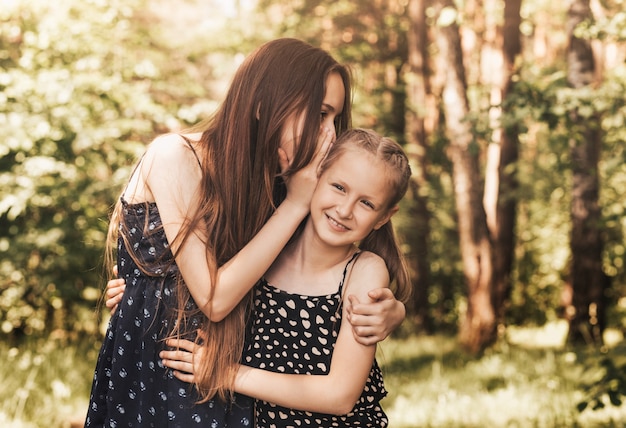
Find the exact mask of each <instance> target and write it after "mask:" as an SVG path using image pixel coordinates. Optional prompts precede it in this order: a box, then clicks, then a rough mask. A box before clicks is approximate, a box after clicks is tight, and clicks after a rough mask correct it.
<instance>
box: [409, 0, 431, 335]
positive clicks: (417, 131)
mask: <svg viewBox="0 0 626 428" xmlns="http://www.w3.org/2000/svg"><path fill="white" fill-rule="evenodd" d="M407 12H408V15H409V21H410V24H409V30H408V35H407V42H408V70H407V72H406V73H405V76H404V80H405V82H406V91H407V104H408V108H407V115H406V116H407V117H406V128H407V133H406V134H407V137H406V138H407V152H408V153H409V156H411V159H412V161H413V162H412V168H413V169H414V171H413V180H412V181H411V186H410V197H411V200H412V204H411V207H410V214H409V216H410V218H411V219H412V226H413V227H412V229H411V233H410V237H409V239H410V246H411V252H410V254H409V255H408V257H407V258H408V260H409V264H410V267H411V270H412V271H413V273H414V280H413V285H414V292H413V302H412V306H413V307H412V308H411V309H412V310H413V313H414V318H415V320H416V321H417V324H418V325H419V326H421V327H422V329H424V330H425V331H427V332H431V330H432V323H431V320H430V318H429V316H428V290H429V287H430V264H429V260H428V245H429V242H428V241H429V240H428V238H429V235H430V226H429V219H430V213H429V211H428V206H427V191H428V174H427V156H426V154H427V152H428V144H427V138H428V135H427V132H426V125H425V117H426V115H427V114H428V112H427V109H426V105H427V96H428V93H429V88H428V71H427V66H426V62H427V58H428V54H427V46H428V33H427V26H426V1H425V0H409V4H408V7H407Z"/></svg>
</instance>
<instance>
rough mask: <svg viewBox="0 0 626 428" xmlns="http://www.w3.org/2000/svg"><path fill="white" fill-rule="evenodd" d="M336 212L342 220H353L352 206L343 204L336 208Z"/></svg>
mask: <svg viewBox="0 0 626 428" xmlns="http://www.w3.org/2000/svg"><path fill="white" fill-rule="evenodd" d="M335 212H336V213H337V215H338V216H339V217H340V218H351V217H352V204H350V203H347V202H346V203H343V204H337V205H336V206H335Z"/></svg>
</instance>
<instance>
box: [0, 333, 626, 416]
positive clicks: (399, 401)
mask: <svg viewBox="0 0 626 428" xmlns="http://www.w3.org/2000/svg"><path fill="white" fill-rule="evenodd" d="M550 328H551V329H552V330H550ZM554 328H555V327H554V326H552V327H549V328H548V329H546V328H544V329H537V330H532V329H510V330H509V332H508V335H507V338H506V340H502V341H501V342H500V343H498V344H497V346H495V347H494V348H493V349H491V350H489V351H488V352H487V353H485V354H484V355H483V356H481V357H480V358H472V357H470V356H468V355H466V354H464V353H463V352H462V351H461V350H460V349H459V348H458V347H457V345H456V342H455V340H454V338H452V337H445V336H430V337H423V336H413V337H409V338H406V339H389V340H387V341H385V342H384V343H383V344H382V345H381V346H380V349H379V356H378V360H379V363H380V364H381V366H382V368H383V371H384V374H385V384H386V387H387V389H388V391H389V396H388V397H387V398H386V399H385V400H384V401H383V406H384V408H385V410H386V412H387V414H388V416H389V420H390V426H391V427H392V428H414V427H420V428H427V427H454V428H474V427H481V428H485V427H486V428H489V427H496V428H497V427H507V428H508V427H510V428H525V427H541V428H543V427H568V428H569V427H623V426H626V405H622V406H621V407H615V406H607V407H606V408H605V409H603V410H600V411H591V410H585V411H584V412H582V413H578V411H577V410H576V404H577V403H578V402H579V401H580V400H581V399H583V395H582V390H581V387H580V385H581V381H583V380H585V379H587V378H588V376H589V368H588V365H589V361H596V360H594V359H593V358H592V357H593V355H592V354H590V350H587V349H585V350H578V351H576V352H575V351H572V350H566V349H565V348H564V347H563V346H562V342H559V341H558V340H556V341H555V340H552V341H550V340H546V337H545V336H546V335H548V336H554V337H559V334H560V333H559V331H560V330H559V331H557V333H558V334H555V332H554V331H553V330H554ZM557 330H558V329H557ZM559 340H560V339H559ZM620 340H622V341H623V338H621V339H620ZM98 348H99V343H94V341H93V340H90V339H85V340H83V341H82V342H81V343H80V344H77V345H72V344H69V343H66V342H64V341H62V340H56V339H47V340H40V341H34V340H31V341H28V342H26V343H24V344H21V345H20V346H19V347H16V346H11V345H9V344H7V343H2V342H0V361H2V364H0V378H1V379H2V384H1V385H2V386H1V387H0V426H2V427H7V428H18V427H19V428H22V427H28V428H30V427H51V428H69V427H74V426H76V427H78V426H82V424H83V421H84V414H85V412H86V408H87V405H88V398H89V389H90V386H91V377H92V375H93V369H94V366H95V360H96V358H97V352H98Z"/></svg>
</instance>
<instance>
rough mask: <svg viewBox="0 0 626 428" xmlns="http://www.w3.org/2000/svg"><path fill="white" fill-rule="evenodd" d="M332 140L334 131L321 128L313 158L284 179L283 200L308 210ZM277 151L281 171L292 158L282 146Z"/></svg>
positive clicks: (286, 167)
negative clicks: (284, 196) (285, 187)
mask: <svg viewBox="0 0 626 428" xmlns="http://www.w3.org/2000/svg"><path fill="white" fill-rule="evenodd" d="M334 140H335V133H334V131H332V130H331V129H329V128H326V127H324V128H322V130H321V132H320V136H319V139H318V143H317V153H316V154H315V157H314V158H313V160H312V161H311V162H310V163H309V164H308V165H307V166H305V167H304V168H302V169H301V170H299V171H297V172H296V173H295V174H293V175H292V176H291V177H289V178H288V179H287V180H286V181H285V185H286V186H287V197H286V199H285V200H288V201H291V202H292V203H294V204H296V205H299V206H301V207H303V208H305V209H306V212H308V211H309V208H310V203H311V197H312V196H313V191H314V190H315V187H316V186H317V182H318V169H319V166H320V164H321V163H322V161H323V160H324V158H325V157H326V155H327V153H328V150H329V149H330V146H331V144H332V143H333V141H334ZM278 151H279V161H280V167H281V171H285V170H287V169H288V168H289V165H290V164H291V162H292V161H293V159H289V158H288V157H287V153H286V152H285V151H284V150H283V149H282V148H279V149H278Z"/></svg>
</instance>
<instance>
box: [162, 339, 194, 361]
mask: <svg viewBox="0 0 626 428" xmlns="http://www.w3.org/2000/svg"><path fill="white" fill-rule="evenodd" d="M165 343H166V344H167V346H169V347H171V348H174V349H175V351H163V352H181V353H184V354H187V355H190V356H193V353H194V351H196V344H195V343H194V342H192V341H191V340H186V339H168V340H167V341H166V342H165ZM189 361H191V360H189Z"/></svg>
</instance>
